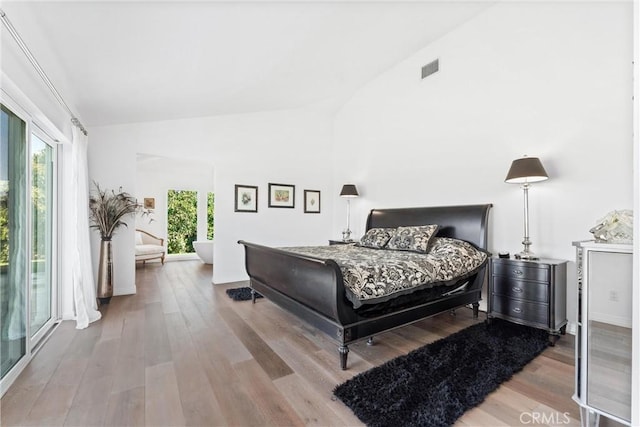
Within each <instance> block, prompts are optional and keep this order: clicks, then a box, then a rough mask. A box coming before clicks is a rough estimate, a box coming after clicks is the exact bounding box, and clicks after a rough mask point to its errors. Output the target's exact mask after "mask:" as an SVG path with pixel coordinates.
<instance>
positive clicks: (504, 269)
mask: <svg viewBox="0 0 640 427" xmlns="http://www.w3.org/2000/svg"><path fill="white" fill-rule="evenodd" d="M488 298H489V306H488V311H487V321H488V322H490V321H491V319H492V318H494V317H497V318H500V319H504V320H508V321H510V322H514V323H519V324H522V325H527V326H532V327H534V328H539V329H544V330H546V331H547V332H549V341H550V342H551V345H555V343H556V341H557V340H558V338H559V335H560V334H562V335H564V334H565V332H566V328H567V261H565V260H558V259H539V260H535V261H525V260H517V259H509V258H491V260H490V261H489V291H488Z"/></svg>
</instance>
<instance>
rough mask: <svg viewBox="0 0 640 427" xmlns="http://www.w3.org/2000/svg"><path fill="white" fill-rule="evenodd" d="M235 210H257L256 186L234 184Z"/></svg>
mask: <svg viewBox="0 0 640 427" xmlns="http://www.w3.org/2000/svg"><path fill="white" fill-rule="evenodd" d="M235 200H236V203H235V212H258V187H256V186H253V185H238V184H236V195H235Z"/></svg>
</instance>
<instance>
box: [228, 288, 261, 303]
mask: <svg viewBox="0 0 640 427" xmlns="http://www.w3.org/2000/svg"><path fill="white" fill-rule="evenodd" d="M227 295H229V297H230V298H231V299H233V300H234V301H249V300H251V298H252V297H251V288H250V287H248V286H244V287H242V288H231V289H227ZM256 298H263V297H262V295H260V294H259V293H257V292H256Z"/></svg>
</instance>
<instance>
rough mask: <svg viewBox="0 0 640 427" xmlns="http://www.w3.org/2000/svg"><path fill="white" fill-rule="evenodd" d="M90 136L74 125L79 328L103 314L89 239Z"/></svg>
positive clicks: (72, 236) (73, 240) (72, 220)
mask: <svg viewBox="0 0 640 427" xmlns="http://www.w3.org/2000/svg"><path fill="white" fill-rule="evenodd" d="M87 145H88V139H87V137H86V136H85V135H84V134H83V133H82V132H81V131H80V130H79V129H78V128H76V127H75V126H74V127H73V144H72V147H71V158H72V159H71V165H70V167H71V186H70V188H69V190H70V194H69V196H70V197H69V202H70V207H71V209H70V215H69V216H68V219H69V222H68V223H67V232H68V233H69V246H68V248H69V249H70V252H71V253H70V254H69V255H71V256H70V264H71V265H70V267H71V271H70V273H71V281H72V286H73V308H74V312H75V317H76V328H77V329H84V328H86V327H87V326H89V323H91V322H95V321H96V320H98V319H100V317H102V314H101V313H100V312H99V311H98V304H97V302H96V289H95V282H94V280H93V267H92V265H91V243H90V239H89V233H90V229H89V170H88V167H87Z"/></svg>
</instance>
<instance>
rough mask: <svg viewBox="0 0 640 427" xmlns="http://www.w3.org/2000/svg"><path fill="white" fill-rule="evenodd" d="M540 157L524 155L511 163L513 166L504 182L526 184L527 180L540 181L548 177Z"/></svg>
mask: <svg viewBox="0 0 640 427" xmlns="http://www.w3.org/2000/svg"><path fill="white" fill-rule="evenodd" d="M548 178H549V175H547V171H545V170H544V167H543V166H542V163H541V162H540V159H539V158H537V157H523V158H521V159H516V160H514V161H513V162H512V163H511V168H510V169H509V173H507V177H506V178H505V180H504V182H508V183H509V184H524V183H527V182H539V181H544V180H545V179H548Z"/></svg>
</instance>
